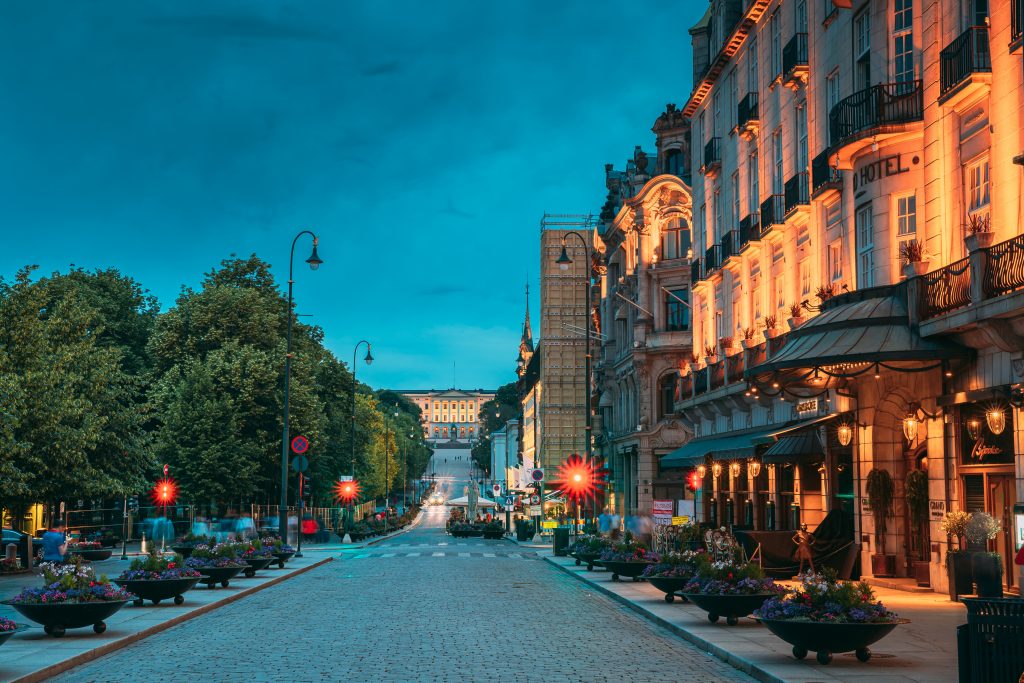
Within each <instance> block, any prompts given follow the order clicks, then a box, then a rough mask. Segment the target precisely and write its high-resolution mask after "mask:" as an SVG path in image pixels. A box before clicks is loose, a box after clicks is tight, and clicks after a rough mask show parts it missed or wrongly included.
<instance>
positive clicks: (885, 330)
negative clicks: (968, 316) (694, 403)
mask: <svg viewBox="0 0 1024 683" xmlns="http://www.w3.org/2000/svg"><path fill="white" fill-rule="evenodd" d="M969 353H970V352H969V350H967V349H965V348H964V347H961V346H957V345H956V344H953V343H951V342H947V341H943V340H939V339H924V338H922V337H921V336H920V335H919V334H918V333H917V331H916V330H915V329H911V327H910V319H909V317H908V315H907V290H906V285H905V283H902V284H900V285H893V286H890V287H875V288H871V289H864V290H856V291H853V292H847V293H845V294H840V295H838V296H835V297H833V298H832V299H829V300H827V301H825V302H824V303H823V304H822V310H821V313H820V314H819V315H817V316H815V317H814V318H812V319H811V320H808V321H807V322H806V323H804V324H803V325H801V326H800V327H798V328H797V329H795V330H793V331H792V332H790V333H789V334H788V335H787V337H786V343H785V345H784V346H783V347H782V349H780V350H779V352H778V353H776V354H775V355H774V356H773V357H771V358H770V359H768V360H767V361H765V362H764V363H761V364H760V365H757V366H755V367H752V368H748V369H747V370H746V372H744V377H746V378H747V379H753V378H755V377H757V376H759V375H765V374H768V373H775V372H779V371H780V370H796V369H810V368H815V367H826V368H827V367H829V366H843V365H853V364H857V363H886V362H899V361H940V360H950V359H965V358H966V357H967V356H968V355H969Z"/></svg>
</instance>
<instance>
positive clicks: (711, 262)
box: [704, 244, 722, 277]
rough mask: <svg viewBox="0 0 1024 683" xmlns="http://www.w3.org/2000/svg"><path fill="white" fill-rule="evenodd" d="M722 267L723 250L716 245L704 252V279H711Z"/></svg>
mask: <svg viewBox="0 0 1024 683" xmlns="http://www.w3.org/2000/svg"><path fill="white" fill-rule="evenodd" d="M721 267H722V248H721V246H720V245H717V244H714V245H712V246H710V247H708V249H707V251H705V252H704V277H710V276H711V274H712V273H714V272H715V271H716V270H718V269H719V268H721Z"/></svg>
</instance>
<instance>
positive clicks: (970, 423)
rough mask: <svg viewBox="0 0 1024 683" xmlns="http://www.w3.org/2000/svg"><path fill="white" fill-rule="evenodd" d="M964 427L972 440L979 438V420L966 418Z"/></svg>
mask: <svg viewBox="0 0 1024 683" xmlns="http://www.w3.org/2000/svg"><path fill="white" fill-rule="evenodd" d="M966 427H967V433H968V434H970V435H971V438H972V439H974V440H975V441H977V440H978V437H979V436H981V420H979V419H978V418H976V417H972V418H968V420H967V423H966Z"/></svg>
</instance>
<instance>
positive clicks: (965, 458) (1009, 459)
mask: <svg viewBox="0 0 1024 683" xmlns="http://www.w3.org/2000/svg"><path fill="white" fill-rule="evenodd" d="M986 408H987V407H986V406H981V405H969V406H964V407H963V408H961V409H960V463H961V464H963V465H1012V464H1013V424H1012V423H1009V422H1008V423H1007V424H1005V426H1004V427H1003V430H1002V432H1001V433H999V434H995V433H993V432H992V430H991V429H989V426H988V421H987V420H986V419H985V412H986ZM995 409H1001V410H1003V411H1005V410H1006V407H1005V406H1004V407H1002V408H993V410H995Z"/></svg>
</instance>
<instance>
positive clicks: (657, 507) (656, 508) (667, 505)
mask: <svg viewBox="0 0 1024 683" xmlns="http://www.w3.org/2000/svg"><path fill="white" fill-rule="evenodd" d="M672 507H673V506H672V501H671V500H655V501H653V502H652V503H651V517H653V518H654V523H655V524H664V525H668V524H671V523H672Z"/></svg>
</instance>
